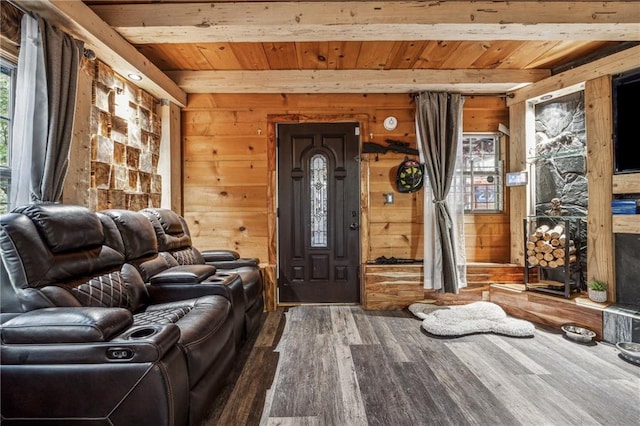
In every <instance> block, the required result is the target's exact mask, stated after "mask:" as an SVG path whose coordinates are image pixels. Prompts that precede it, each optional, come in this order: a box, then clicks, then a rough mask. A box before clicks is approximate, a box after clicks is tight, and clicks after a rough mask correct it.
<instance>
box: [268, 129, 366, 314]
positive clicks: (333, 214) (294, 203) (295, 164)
mask: <svg viewBox="0 0 640 426" xmlns="http://www.w3.org/2000/svg"><path fill="white" fill-rule="evenodd" d="M277 130H278V143H279V145H278V147H279V150H278V248H279V259H278V260H279V262H278V267H279V269H278V290H279V301H280V302H282V303H356V302H358V301H359V300H360V284H359V276H358V265H359V262H360V224H359V220H360V167H359V164H358V155H359V140H360V138H359V125H358V124H357V123H302V124H279V125H278V126H277Z"/></svg>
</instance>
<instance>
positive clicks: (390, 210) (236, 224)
mask: <svg viewBox="0 0 640 426" xmlns="http://www.w3.org/2000/svg"><path fill="white" fill-rule="evenodd" d="M286 115H290V116H297V117H298V119H299V120H300V121H305V120H308V119H311V120H312V119H313V118H314V117H316V118H317V117H322V116H330V117H332V118H335V119H336V120H340V118H341V117H344V119H348V118H353V117H358V118H359V119H360V120H365V121H366V122H361V128H362V131H363V134H362V140H363V141H370V140H371V141H373V142H378V143H382V144H384V141H385V139H396V140H401V141H406V142H410V143H411V145H412V146H415V127H414V122H413V116H414V104H413V100H412V98H411V96H410V95H408V94H389V95H386V94H369V95H363V94H309V95H284V94H282V95H273V94H256V95H246V94H192V95H190V96H189V100H188V105H187V107H186V108H184V109H183V112H182V135H183V136H182V140H183V147H182V149H183V196H184V216H185V218H186V219H187V222H188V224H189V227H190V229H191V231H192V234H193V235H192V236H193V240H194V245H195V246H196V247H199V248H202V249H205V248H214V247H225V248H231V249H235V250H237V251H239V252H240V254H241V255H242V256H251V257H258V258H260V259H261V261H263V262H265V263H266V262H271V263H273V262H275V259H273V253H275V250H274V248H273V247H270V246H271V245H274V244H275V243H274V241H275V238H273V235H270V234H272V233H273V231H271V230H270V228H271V227H270V226H269V214H270V213H271V212H270V209H271V208H272V207H270V205H273V203H270V199H271V197H272V195H270V194H272V192H271V190H272V188H270V186H271V184H270V182H271V181H272V177H271V176H270V175H269V170H270V167H269V164H268V158H269V157H270V155H269V152H268V151H269V149H270V148H269V147H270V146H273V141H269V138H270V137H272V136H271V135H270V133H271V132H270V122H271V121H270V120H272V118H270V117H274V116H286ZM389 115H393V116H395V117H396V118H397V119H398V126H397V128H396V129H395V130H394V131H386V130H385V129H384V127H383V121H384V119H385V117H387V116H389ZM305 117H307V118H305ZM508 122H509V117H508V109H507V107H506V104H505V101H504V99H502V98H499V97H480V96H478V97H468V98H467V100H466V102H465V108H464V124H463V126H464V131H466V132H496V131H497V129H498V124H499V123H504V124H507V123H508ZM503 148H506V143H505V142H503ZM272 154H273V153H272ZM502 154H503V160H505V159H506V158H508V153H507V152H506V149H503V152H502ZM271 157H273V155H272V156H271ZM403 158H404V155H402V154H392V153H389V154H385V155H380V156H379V157H378V161H376V158H375V155H374V154H364V155H362V160H363V167H362V170H363V171H364V172H363V173H362V176H361V183H362V185H363V187H365V188H366V187H368V188H369V193H368V203H369V204H368V209H363V214H367V215H368V217H366V218H362V219H363V220H362V221H361V223H362V224H363V225H364V224H367V223H368V227H366V228H367V229H363V233H365V232H366V233H367V235H366V236H363V238H366V237H368V241H369V244H368V247H367V249H366V253H364V255H363V260H371V259H375V258H376V257H378V256H383V255H384V256H387V257H390V256H396V257H411V258H422V238H423V237H422V224H421V223H420V222H421V220H420V219H419V216H420V214H419V212H420V211H421V207H420V206H418V204H419V203H421V202H422V201H421V199H422V197H421V196H420V194H400V193H397V192H395V191H394V190H393V182H394V177H395V169H394V168H395V167H396V166H397V165H398V164H399V163H400V161H401V160H402V159H403ZM385 192H395V203H394V204H393V205H385V204H384V198H383V195H382V194H384V193H385ZM365 195H366V194H365ZM506 206H508V203H507V202H505V212H504V213H502V214H490V215H470V216H467V217H466V219H465V231H466V235H467V241H468V244H467V259H468V261H471V262H498V263H507V262H509V215H508V208H507V207H506ZM270 253H271V259H270V255H269V254H270Z"/></svg>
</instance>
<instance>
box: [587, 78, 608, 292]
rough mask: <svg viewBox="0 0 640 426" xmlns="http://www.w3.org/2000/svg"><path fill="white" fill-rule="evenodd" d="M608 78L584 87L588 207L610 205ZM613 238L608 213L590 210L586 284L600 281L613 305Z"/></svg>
mask: <svg viewBox="0 0 640 426" xmlns="http://www.w3.org/2000/svg"><path fill="white" fill-rule="evenodd" d="M612 97H613V93H612V86H611V77H610V76H604V77H600V78H596V79H593V80H589V81H587V83H586V85H585V88H584V103H585V121H586V128H587V132H588V133H589V137H588V138H587V152H588V153H589V161H588V162H587V180H588V181H589V188H588V194H587V196H588V198H589V205H590V206H610V205H611V200H612V198H613V197H612V195H611V191H612V176H613V117H612V115H611V114H610V113H609V112H610V111H612ZM613 252H614V239H613V234H612V222H611V211H610V210H609V209H607V208H599V209H598V208H590V209H589V220H588V223H587V265H589V267H588V269H587V281H589V280H592V279H598V280H602V281H604V282H606V283H610V284H611V285H608V286H607V300H610V301H612V302H615V300H616V286H615V271H614V269H615V265H614V254H613Z"/></svg>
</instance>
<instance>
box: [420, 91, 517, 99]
mask: <svg viewBox="0 0 640 426" xmlns="http://www.w3.org/2000/svg"><path fill="white" fill-rule="evenodd" d="M447 93H451V94H454V93H455V94H458V95H460V96H465V97H470V96H476V97H481V96H486V97H491V98H513V97H514V96H515V95H514V94H513V93H458V92H447ZM411 96H413V97H414V98H415V97H416V96H418V93H411Z"/></svg>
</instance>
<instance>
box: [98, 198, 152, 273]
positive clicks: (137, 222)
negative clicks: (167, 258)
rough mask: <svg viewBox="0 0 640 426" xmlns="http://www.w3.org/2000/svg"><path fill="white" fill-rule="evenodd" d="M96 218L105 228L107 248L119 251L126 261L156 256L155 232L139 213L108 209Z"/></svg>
mask: <svg viewBox="0 0 640 426" xmlns="http://www.w3.org/2000/svg"><path fill="white" fill-rule="evenodd" d="M105 216H106V217H105ZM97 217H98V218H99V220H100V221H101V222H102V224H103V226H104V228H105V234H106V237H107V243H108V244H109V246H111V247H113V248H114V249H116V250H120V251H121V252H122V253H123V254H124V255H125V257H126V259H127V260H128V261H132V260H138V259H144V258H152V257H155V256H157V254H158V242H157V240H156V234H155V231H154V230H153V226H151V224H150V223H149V221H148V220H147V218H146V217H144V216H143V215H141V214H140V213H138V212H133V211H130V210H122V209H110V210H103V211H101V212H99V213H97ZM107 218H110V219H111V220H108V219H107ZM114 226H115V229H114Z"/></svg>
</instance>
